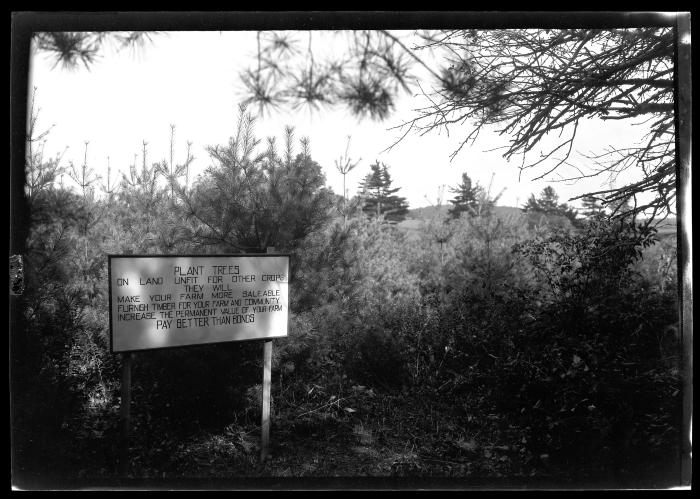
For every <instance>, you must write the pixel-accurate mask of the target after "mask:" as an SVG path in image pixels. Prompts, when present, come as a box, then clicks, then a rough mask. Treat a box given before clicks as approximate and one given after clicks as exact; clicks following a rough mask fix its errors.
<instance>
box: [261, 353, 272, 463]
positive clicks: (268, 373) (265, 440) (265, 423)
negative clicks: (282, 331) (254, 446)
mask: <svg viewBox="0 0 700 499" xmlns="http://www.w3.org/2000/svg"><path fill="white" fill-rule="evenodd" d="M271 384H272V340H265V343H263V389H262V436H261V441H260V462H263V463H264V462H265V459H267V453H268V451H269V447H270V385H271Z"/></svg>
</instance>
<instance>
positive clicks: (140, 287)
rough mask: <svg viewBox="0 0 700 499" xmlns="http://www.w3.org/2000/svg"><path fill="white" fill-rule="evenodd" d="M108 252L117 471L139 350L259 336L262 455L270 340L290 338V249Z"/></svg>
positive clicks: (266, 431) (124, 452)
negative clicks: (118, 367)
mask: <svg viewBox="0 0 700 499" xmlns="http://www.w3.org/2000/svg"><path fill="white" fill-rule="evenodd" d="M273 253H274V248H268V250H267V254H264V253H263V254H243V255H140V256H136V255H109V265H108V268H109V323H110V351H111V352H112V353H121V354H122V355H123V362H122V389H121V391H122V405H121V416H122V437H123V441H122V456H121V466H122V471H123V472H127V471H128V468H129V459H128V443H129V427H130V423H131V415H130V405H131V364H132V357H133V353H134V352H137V351H141V350H154V349H162V348H174V347H184V346H190V345H204V344H215V343H223V342H230V341H247V340H264V343H263V389H262V392H263V393H262V395H263V397H262V435H261V446H260V449H261V451H260V458H261V460H262V461H264V460H265V458H266V457H267V455H268V448H269V443H270V400H271V397H270V389H271V382H272V379H271V378H272V372H271V371H272V338H280V337H285V336H287V328H288V322H289V255H284V254H273Z"/></svg>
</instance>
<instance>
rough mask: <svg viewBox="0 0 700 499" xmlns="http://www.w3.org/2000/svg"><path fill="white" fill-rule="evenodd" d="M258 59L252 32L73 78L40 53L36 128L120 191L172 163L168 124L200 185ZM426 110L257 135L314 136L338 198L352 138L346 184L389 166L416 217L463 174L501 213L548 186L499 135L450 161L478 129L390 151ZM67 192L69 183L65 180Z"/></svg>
mask: <svg viewBox="0 0 700 499" xmlns="http://www.w3.org/2000/svg"><path fill="white" fill-rule="evenodd" d="M400 34H401V35H402V37H408V35H409V34H408V33H400ZM317 38H319V39H320V38H322V37H321V36H319V37H317ZM405 39H406V40H409V41H410V38H405ZM334 40H335V39H334ZM332 43H333V45H330V46H325V50H331V51H342V50H343V45H342V38H341V39H339V40H337V41H335V42H332ZM254 54H255V32H244V31H241V32H219V31H210V32H168V33H162V34H158V35H156V36H154V37H153V38H152V41H151V42H150V43H147V44H146V45H145V46H144V47H142V48H137V49H125V50H121V51H116V50H113V49H111V48H105V50H103V52H102V54H101V55H102V56H101V58H100V59H98V60H97V61H96V62H95V64H93V65H92V66H91V67H90V68H89V69H86V68H85V67H83V66H80V67H78V68H76V69H66V68H64V67H62V66H61V65H60V64H59V65H55V61H54V59H52V58H51V56H50V55H48V54H45V53H33V55H32V60H31V64H30V68H31V69H30V83H29V85H30V91H31V89H32V87H36V89H37V90H36V98H35V108H37V109H38V110H39V122H38V128H39V129H40V130H44V129H47V128H49V127H52V128H51V132H50V134H49V135H48V136H47V142H46V145H45V149H44V151H45V156H46V155H48V156H53V155H55V154H57V153H60V152H63V151H64V152H63V164H64V165H69V164H70V163H71V162H72V163H73V164H74V165H76V166H79V165H82V164H83V158H84V154H85V142H86V141H87V142H88V146H87V164H88V165H90V166H91V167H93V168H94V169H95V170H96V171H97V172H98V174H100V175H101V176H102V177H103V178H106V174H107V164H108V158H109V164H110V165H111V169H112V182H114V181H115V180H116V179H117V178H118V175H119V173H118V172H128V168H129V165H130V164H132V163H133V162H134V155H135V154H138V159H137V161H138V163H139V164H140V161H141V149H142V142H143V141H144V140H145V141H146V142H148V156H147V158H148V162H149V163H151V162H155V161H160V160H162V159H166V158H169V154H170V125H175V127H176V128H175V162H176V163H178V162H182V161H183V160H184V158H185V152H186V143H187V141H190V142H192V153H193V155H194V157H195V160H194V162H193V164H192V167H191V178H193V177H195V176H196V175H197V174H199V173H202V172H203V171H204V170H205V168H207V167H208V166H210V165H211V164H212V163H211V161H210V159H209V156H208V154H207V152H206V149H205V148H206V146H210V145H217V144H225V143H227V141H228V138H229V137H230V136H232V135H233V134H234V133H235V125H236V121H237V114H238V105H239V103H240V102H241V101H242V95H243V94H242V86H241V84H240V79H239V74H240V73H241V71H243V70H245V69H246V68H248V67H249V66H250V65H251V64H253V61H254ZM425 105H426V101H425V98H424V97H423V96H421V95H405V96H402V97H401V98H400V99H399V100H398V101H397V104H396V109H395V112H394V113H393V114H392V115H391V116H390V118H389V119H388V120H386V121H384V122H375V121H371V120H369V119H365V120H360V119H357V118H355V117H353V116H351V115H350V113H349V112H347V111H346V110H344V109H340V108H339V109H329V110H327V109H322V110H320V111H318V112H314V113H310V112H309V111H308V110H302V111H298V112H293V111H290V110H281V111H279V112H274V113H273V114H270V115H267V116H262V117H259V119H258V121H257V125H256V133H257V135H258V136H259V137H260V138H263V139H264V138H265V137H268V136H276V137H277V140H278V144H281V141H282V138H283V133H284V127H285V126H286V125H292V126H294V127H295V134H296V137H302V136H307V137H309V139H310V141H311V156H312V158H313V159H314V160H315V161H316V162H318V163H319V164H320V165H321V166H322V167H323V170H324V173H325V175H326V183H327V185H328V186H330V187H331V188H332V189H333V190H334V191H335V192H336V193H338V194H341V193H342V190H343V188H342V185H343V184H342V175H341V174H340V173H339V172H338V171H337V170H336V167H335V162H336V161H337V160H338V159H339V158H340V156H341V155H343V154H344V152H345V150H346V145H347V140H348V136H350V137H351V141H350V148H349V156H350V157H351V158H353V159H354V160H360V161H359V164H358V166H357V167H356V168H355V169H354V170H352V171H351V172H350V173H349V174H348V176H347V189H348V191H349V194H350V195H353V194H355V193H356V192H357V190H358V183H359V182H360V181H361V180H362V178H363V177H364V176H365V175H366V174H367V173H369V171H370V164H371V163H373V162H374V161H380V162H383V163H385V164H386V165H388V166H389V172H390V174H391V177H392V180H393V186H394V187H400V188H401V190H400V191H399V193H398V194H399V195H401V196H404V197H405V198H406V199H407V201H408V203H409V205H410V207H411V208H417V207H421V206H428V205H435V204H437V203H438V202H439V201H440V199H442V202H443V203H447V201H448V200H449V199H450V197H452V196H453V195H451V193H450V192H449V187H454V186H456V185H457V184H458V183H459V182H460V180H461V176H462V173H465V172H466V173H467V174H468V175H469V176H470V177H471V178H472V180H473V181H475V182H478V183H479V184H481V185H482V186H484V187H485V188H486V187H488V186H489V185H490V186H491V193H492V194H497V193H499V192H501V191H502V195H501V197H500V199H499V202H498V204H499V205H502V206H522V205H523V204H524V203H525V202H526V200H527V198H528V197H529V196H530V194H532V193H539V192H540V191H541V190H542V189H543V188H544V187H546V186H547V185H550V184H549V182H548V181H547V179H545V180H539V181H534V180H533V178H534V177H536V176H537V173H541V172H542V171H538V172H534V171H529V170H528V171H525V172H523V173H522V175H520V171H519V169H518V165H519V164H520V162H519V159H518V160H511V161H510V162H508V161H506V160H505V159H504V158H503V157H502V155H501V153H500V152H498V151H490V150H492V149H494V148H497V147H500V146H503V145H505V144H506V139H505V138H504V137H502V136H499V135H498V134H497V133H496V131H486V132H484V133H482V134H480V136H479V139H478V140H477V142H476V143H475V144H474V145H472V146H470V147H465V148H464V149H463V150H462V151H461V152H460V153H459V154H458V155H457V156H456V157H455V158H454V159H451V158H450V156H451V154H452V153H453V152H454V151H455V150H456V149H457V147H458V146H459V144H460V138H463V137H464V136H465V135H466V134H467V133H468V125H466V126H465V127H464V128H454V129H451V130H450V133H449V135H448V134H447V133H446V132H445V131H444V130H442V131H440V132H438V131H432V132H430V133H428V134H425V135H422V136H421V135H417V134H415V133H411V134H409V135H408V136H406V137H405V138H404V139H403V140H402V141H401V142H400V143H399V144H397V145H396V146H395V147H393V148H392V149H391V150H389V151H387V150H386V149H387V148H388V147H390V146H391V145H392V144H394V142H395V141H396V139H397V138H398V137H399V136H401V135H402V132H400V131H397V130H392V127H395V126H397V125H399V124H401V123H402V122H403V121H405V120H408V119H410V118H411V117H412V116H414V110H415V109H417V108H420V107H423V106H425ZM640 138H641V131H640V130H639V128H638V127H637V128H635V127H631V126H630V125H629V123H626V122H620V121H616V122H605V123H603V122H600V121H590V122H587V123H582V125H581V126H580V127H579V132H578V138H577V144H578V147H579V149H580V150H581V152H590V151H599V152H600V151H602V149H603V148H605V147H606V146H607V145H614V144H627V145H629V144H630V143H631V142H633V141H636V140H639V139H640ZM263 142H264V141H263ZM66 147H67V149H66ZM552 178H554V177H548V179H552ZM64 182H65V183H66V184H68V183H69V182H71V181H70V180H69V179H68V177H66V178H65V179H64ZM608 182H609V180H608V179H607V178H600V179H598V178H596V179H593V180H590V181H587V182H583V181H579V182H576V183H573V184H572V183H563V182H556V183H552V184H551V185H552V186H553V187H554V188H555V189H556V191H557V193H558V194H559V196H560V201H562V202H563V201H567V200H568V199H569V198H571V197H574V196H577V195H579V194H582V193H584V192H587V191H590V190H596V189H597V188H599V187H601V188H606V187H608ZM619 183H621V182H619ZM441 192H442V195H441V194H440V193H441ZM574 204H575V203H574Z"/></svg>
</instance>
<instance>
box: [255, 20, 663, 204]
mask: <svg viewBox="0 0 700 499" xmlns="http://www.w3.org/2000/svg"><path fill="white" fill-rule="evenodd" d="M263 38H264V40H263ZM318 38H320V37H318V36H317V37H316V40H318ZM258 43H259V45H258V52H257V58H256V63H255V64H254V65H251V68H250V69H248V70H247V71H246V72H245V74H244V75H243V83H244V86H245V88H246V90H247V93H248V95H249V100H250V101H251V102H256V103H257V104H259V105H260V106H262V107H267V106H271V105H273V106H277V105H285V104H288V105H298V104H301V103H305V104H308V105H310V106H316V105H319V104H327V105H344V106H347V107H348V108H349V110H350V111H351V112H353V113H354V114H356V115H358V116H367V115H369V116H370V117H373V118H380V119H384V118H386V117H388V116H389V115H390V113H391V111H392V108H393V103H394V101H395V100H396V98H397V94H398V93H399V92H401V91H402V90H405V91H411V90H413V89H414V86H415V87H418V91H420V92H422V93H426V92H425V91H424V90H423V89H422V88H421V86H420V83H418V82H419V81H420V80H419V79H418V78H417V76H418V75H421V76H422V74H423V73H425V72H426V71H427V73H428V74H429V75H430V76H431V77H432V78H433V79H434V82H435V85H434V88H435V90H434V91H433V92H431V93H426V95H427V97H428V98H429V101H430V104H429V105H427V107H425V108H423V109H419V110H417V113H416V116H415V117H414V118H412V119H409V120H407V122H406V123H405V124H404V125H403V126H402V127H401V128H404V129H405V130H406V132H405V133H404V135H403V136H404V137H405V136H406V134H408V132H409V131H411V130H414V131H417V132H419V133H426V132H428V131H434V130H439V129H441V128H446V129H449V128H453V127H456V126H460V127H462V126H464V124H465V123H469V125H467V126H468V128H466V129H464V132H463V135H464V139H463V142H462V144H461V146H460V147H459V148H458V150H457V151H455V152H454V153H453V156H454V155H456V154H457V153H458V152H459V150H460V149H461V148H462V147H464V146H466V145H468V144H471V143H473V141H474V140H475V139H476V138H477V136H478V135H479V133H480V132H481V131H482V130H483V129H485V128H494V127H497V130H498V131H499V132H500V133H502V134H506V136H507V137H509V143H508V144H507V145H506V146H505V147H504V149H505V153H504V155H505V157H506V158H511V157H514V156H522V160H523V163H522V167H521V168H522V169H530V168H537V167H540V168H542V169H543V170H544V173H542V174H541V175H538V176H537V178H543V177H544V176H546V175H549V174H550V173H552V172H554V171H561V170H563V169H564V167H565V166H567V165H570V164H571V161H570V156H571V155H572V151H574V150H575V149H574V144H575V142H576V134H577V131H578V127H579V124H580V123H582V122H583V121H585V120H589V119H599V120H603V121H606V120H629V122H630V123H640V122H644V123H645V128H646V129H647V130H648V132H647V134H646V135H645V137H644V140H642V141H641V142H640V145H638V146H632V147H624V148H610V149H608V150H605V151H599V152H594V153H592V155H590V156H589V158H588V159H589V160H592V162H593V163H594V164H595V167H593V168H591V170H590V171H588V172H584V171H582V170H577V172H575V173H574V174H567V173H565V174H564V175H563V176H567V175H569V176H570V178H571V179H572V180H577V179H582V178H585V177H591V176H597V175H601V174H603V175H607V174H612V175H616V174H619V173H620V172H624V171H626V170H629V169H630V168H638V169H640V170H641V173H642V174H643V178H642V179H641V180H639V181H631V182H629V183H627V184H625V185H622V186H619V187H614V188H610V189H605V190H602V191H599V192H594V193H585V194H590V195H597V196H599V197H601V198H602V199H604V200H605V202H606V203H615V202H617V201H619V200H620V199H622V198H624V197H629V196H631V195H635V194H642V193H643V194H646V195H648V196H649V198H650V199H651V200H650V201H649V202H647V203H643V204H641V205H638V206H637V207H636V208H635V210H636V211H637V212H641V211H643V210H645V209H647V208H650V209H652V210H653V212H654V215H656V214H657V213H660V214H663V213H666V212H669V211H672V209H673V200H674V198H675V153H674V150H675V147H674V125H673V123H674V121H673V120H674V112H673V106H674V104H673V85H674V84H673V71H674V68H673V54H674V30H673V29H672V28H670V27H641V28H626V29H577V28H572V29H494V30H477V29H467V30H441V31H423V32H417V33H416V34H415V35H414V36H413V37H411V38H410V39H409V37H402V36H401V35H399V34H397V33H393V32H389V31H385V30H376V31H372V30H365V31H354V32H352V33H350V34H349V35H348V39H347V45H346V46H347V50H346V51H337V50H336V51H334V52H333V53H332V54H330V55H328V56H327V57H325V58H323V57H316V58H314V57H313V54H314V50H313V49H312V43H311V34H309V43H308V49H307V51H305V52H303V53H302V52H299V51H297V52H295V51H294V45H295V42H294V41H293V40H292V37H291V36H289V35H283V34H275V33H270V34H268V33H265V34H264V36H263V34H262V33H258ZM282 53H284V54H286V55H287V57H285V58H284V61H285V62H284V63H279V60H280V57H279V54H282ZM300 58H303V59H304V63H303V64H298V59H300ZM319 59H320V60H319ZM412 63H413V64H412ZM416 67H417V68H418V69H415V70H414V68H416ZM309 89H313V90H314V91H313V92H311V91H308V90H309ZM300 90H303V91H300ZM553 136H558V137H561V139H558V140H552V139H551V137H553ZM528 155H529V156H530V157H532V156H533V155H534V157H535V159H533V160H530V161H529V162H528V160H527V159H526V157H527V156H528ZM577 167H578V168H580V165H577ZM585 194H584V195H585Z"/></svg>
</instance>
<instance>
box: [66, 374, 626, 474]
mask: <svg viewBox="0 0 700 499" xmlns="http://www.w3.org/2000/svg"><path fill="white" fill-rule="evenodd" d="M275 394H276V395H277V397H275V398H274V399H273V406H272V418H273V419H272V427H271V445H270V453H269V456H268V459H267V460H266V461H265V462H264V463H262V464H261V463H260V447H259V442H260V426H259V417H260V414H259V410H257V408H258V407H259V404H258V402H259V398H257V396H258V395H259V386H257V387H253V388H251V390H249V395H250V397H249V399H250V406H249V407H248V409H247V410H246V411H243V412H237V413H234V414H232V421H228V422H226V424H221V425H219V426H217V425H211V424H210V425H208V426H204V425H203V424H200V423H198V422H197V420H196V419H194V420H193V419H192V418H189V419H188V418H186V417H183V418H180V419H178V420H171V419H159V420H154V419H152V418H151V417H150V416H149V412H148V411H146V412H139V407H138V406H136V407H134V410H133V431H132V438H131V445H130V449H129V453H130V468H129V471H128V474H127V477H128V479H129V480H134V479H135V480H139V479H148V480H160V481H163V482H164V483H168V481H169V480H179V479H207V480H223V481H224V482H225V481H226V480H229V481H235V480H236V479H241V478H246V477H249V478H253V479H265V478H266V479H270V478H273V479H282V480H284V479H286V478H309V479H313V478H317V477H331V478H332V477H386V478H401V477H403V478H421V477H424V478H425V477H431V478H444V479H463V480H470V479H475V480H479V479H482V480H484V479H485V480H487V481H488V482H487V483H497V482H498V481H500V480H509V481H511V482H512V481H515V482H518V481H523V482H527V481H528V480H531V479H539V480H542V479H545V480H547V479H549V480H552V481H553V482H554V483H559V484H562V483H563V484H566V483H571V482H572V481H575V480H579V481H584V482H585V481H586V480H587V479H589V478H590V477H592V476H595V477H596V478H603V479H608V480H612V481H613V482H614V481H615V480H622V479H624V477H619V476H614V475H610V474H608V475H605V474H603V475H602V476H601V475H600V470H591V472H590V474H589V475H587V472H586V471H585V470H580V469H579V470H577V471H576V476H572V470H571V469H570V468H569V469H557V466H556V463H552V462H550V459H549V456H548V455H546V454H544V455H543V454H539V455H535V454H533V452H531V450H530V449H529V446H528V441H527V438H526V437H524V436H523V433H522V432H521V431H519V430H518V428H515V427H513V426H511V425H509V423H508V421H506V420H504V418H503V416H499V415H496V414H490V413H487V412H483V411H482V410H480V407H479V406H480V405H482V404H483V401H482V400H480V399H479V398H478V397H473V398H470V397H465V396H460V397H451V396H444V394H443V395H440V394H439V393H438V392H436V391H434V390H427V389H422V390H414V391H409V390H406V389H404V390H398V391H393V392H382V391H380V390H378V389H376V388H369V387H365V386H361V385H358V384H354V383H352V382H349V381H348V380H346V379H345V378H340V377H338V379H335V380H333V381H332V382H327V383H326V384H321V383H320V382H319V383H318V384H315V383H310V384H308V383H300V382H297V383H292V384H290V386H288V387H287V388H286V389H283V388H282V387H280V386H279V385H278V384H276V385H275V386H274V389H273V395H275ZM470 401H471V402H470ZM199 409H200V410H201V411H205V410H206V409H205V408H199ZM105 416H108V417H107V419H105ZM105 421H110V423H105ZM75 424H76V425H78V424H80V425H81V427H82V428H83V431H82V432H81V434H80V436H79V438H78V439H77V440H75V441H73V442H72V443H71V445H69V446H67V447H65V448H64V449H63V453H62V455H61V456H60V457H58V459H57V461H61V462H62V463H63V465H62V468H61V470H60V474H61V475H62V477H63V478H69V477H71V478H73V479H77V480H78V483H81V482H80V480H88V481H90V480H93V481H97V482H99V480H101V479H105V480H110V479H116V478H119V477H123V475H121V474H120V471H119V467H118V455H119V442H120V439H119V436H120V433H119V419H118V414H117V413H115V412H114V411H112V412H111V413H110V414H109V415H106V414H101V415H100V414H99V413H95V414H93V415H92V417H88V420H83V421H81V422H75ZM56 471H58V470H56ZM596 473H598V474H597V475H596ZM490 481H493V482H490ZM585 483H587V482H585Z"/></svg>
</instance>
